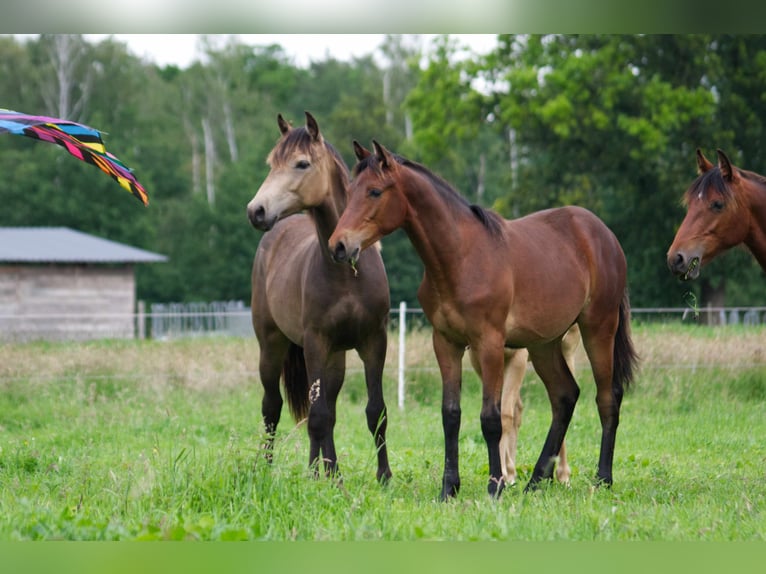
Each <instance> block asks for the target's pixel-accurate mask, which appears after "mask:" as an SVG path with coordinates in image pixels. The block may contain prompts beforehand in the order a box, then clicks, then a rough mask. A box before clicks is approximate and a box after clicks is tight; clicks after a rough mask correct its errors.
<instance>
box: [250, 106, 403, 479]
mask: <svg viewBox="0 0 766 574" xmlns="http://www.w3.org/2000/svg"><path fill="white" fill-rule="evenodd" d="M278 124H279V129H280V132H281V134H282V136H281V138H280V139H279V141H278V142H277V144H276V146H275V147H274V149H273V150H272V151H271V153H270V154H269V156H268V160H267V161H268V163H269V166H270V168H271V170H270V172H269V174H268V176H267V177H266V179H265V180H264V182H263V183H262V184H261V187H260V188H259V189H258V191H257V193H256V194H255V196H254V197H253V199H252V200H251V201H250V203H248V206H247V214H248V217H249V219H250V221H251V223H252V224H253V225H254V226H255V227H256V228H258V229H261V230H264V231H267V233H266V234H265V235H264V236H263V238H262V239H261V242H260V244H259V246H258V250H257V252H256V254H255V260H254V262H253V273H252V313H253V327H254V329H255V334H256V337H257V339H258V343H259V345H260V364H259V371H260V377H261V382H262V384H263V389H264V395H263V403H262V413H263V419H264V423H265V427H266V433H267V437H268V438H267V445H266V446H267V449H268V452H269V455H268V458H269V459H270V458H271V456H270V451H271V449H272V448H273V441H274V433H275V431H276V429H277V424H278V423H279V418H280V413H281V410H282V404H283V401H282V395H281V393H280V388H279V383H280V375H281V374H283V375H284V387H285V392H286V394H287V401H288V405H289V407H290V410H291V412H292V414H293V416H294V418H295V419H296V420H297V421H301V420H303V419H304V418H306V417H308V435H309V440H310V449H309V464H310V465H311V466H312V467H314V468H315V469H316V471H317V472H318V464H319V459H320V452H321V459H322V461H323V462H324V469H325V472H326V473H327V474H335V473H336V472H337V456H336V452H335V443H334V439H333V429H334V428H335V421H336V399H337V397H338V393H339V392H340V389H341V386H342V384H343V380H344V376H345V371H346V351H347V350H350V349H355V350H356V351H357V352H358V354H359V356H360V358H361V360H362V362H363V363H364V375H365V380H366V383H367V399H368V400H367V407H366V411H365V412H366V415H367V426H368V428H369V429H370V432H371V433H372V435H373V437H374V443H375V447H376V449H377V457H378V468H377V472H376V476H377V478H378V480H380V481H385V480H387V479H389V478H390V477H391V469H390V467H389V463H388V455H387V450H386V426H387V415H386V405H385V402H384V400H383V389H382V377H383V366H384V362H385V358H386V350H387V324H388V317H389V312H390V303H389V292H388V280H387V278H386V272H385V269H384V267H383V260H382V259H381V256H380V253H379V251H378V250H377V249H369V250H368V251H366V252H365V253H364V255H363V256H362V257H359V260H358V261H357V262H356V269H355V270H352V269H351V268H349V267H347V266H342V265H338V264H337V263H335V262H334V261H333V259H332V257H331V254H330V251H329V249H328V247H327V241H328V238H329V237H330V234H331V233H332V231H333V229H335V224H336V223H337V222H338V217H339V216H340V214H341V212H342V211H343V209H344V208H345V206H346V187H347V185H348V168H347V167H346V165H345V163H344V162H343V159H342V158H341V157H340V155H339V154H338V153H337V151H336V150H335V149H334V148H333V147H332V145H330V144H329V143H328V142H326V141H325V140H324V138H323V137H322V134H321V133H320V131H319V127H318V125H317V122H316V120H315V119H314V118H313V117H312V115H311V114H309V113H308V112H306V125H305V127H299V128H294V129H293V128H292V127H291V126H290V125H289V124H288V123H287V122H286V121H285V120H284V119H283V118H282V116H281V115H280V116H279V117H278ZM304 210H305V212H306V213H305V214H299V212H301V211H304ZM288 216H290V217H288Z"/></svg>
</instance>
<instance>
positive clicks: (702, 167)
mask: <svg viewBox="0 0 766 574" xmlns="http://www.w3.org/2000/svg"><path fill="white" fill-rule="evenodd" d="M711 169H713V164H712V163H710V160H708V158H706V157H705V156H704V155H703V153H702V150H701V149H700V148H697V174H699V175H702V174H703V173H705V172H706V171H710V170H711Z"/></svg>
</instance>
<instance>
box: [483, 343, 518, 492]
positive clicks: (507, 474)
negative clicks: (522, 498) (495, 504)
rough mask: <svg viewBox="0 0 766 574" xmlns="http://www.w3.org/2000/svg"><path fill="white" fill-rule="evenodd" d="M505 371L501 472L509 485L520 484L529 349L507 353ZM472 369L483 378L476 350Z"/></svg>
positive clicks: (506, 351) (508, 350) (501, 404)
mask: <svg viewBox="0 0 766 574" xmlns="http://www.w3.org/2000/svg"><path fill="white" fill-rule="evenodd" d="M503 355H504V367H503V388H502V397H501V399H500V420H501V423H502V429H503V432H502V435H501V436H500V447H499V448H500V469H501V471H502V474H503V480H504V482H505V484H515V483H516V449H517V444H518V437H519V428H520V427H521V418H522V417H521V415H522V412H523V410H524V405H523V403H522V400H521V383H522V382H523V380H524V374H525V373H526V370H527V360H528V358H529V353H528V352H527V350H526V349H505V351H504V353H503ZM469 356H470V357H471V365H472V366H473V369H474V371H476V374H477V375H479V377H481V376H482V374H481V373H482V371H481V364H480V363H479V358H478V356H477V354H476V351H475V349H474V348H471V349H470V350H469Z"/></svg>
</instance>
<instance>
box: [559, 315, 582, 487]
mask: <svg viewBox="0 0 766 574" xmlns="http://www.w3.org/2000/svg"><path fill="white" fill-rule="evenodd" d="M579 344H580V327H579V326H578V325H577V323H575V324H574V325H572V326H571V327H570V328H569V330H568V331H567V332H566V334H565V335H564V338H563V339H562V340H561V352H562V353H564V359H565V360H566V362H567V367H569V372H570V373H572V375H574V373H575V352H576V351H577V346H578V345H579ZM571 476H572V469H571V468H570V467H569V462H568V461H567V449H566V439H565V440H564V441H562V443H561V450H560V451H559V461H558V464H557V465H556V480H558V481H559V482H560V483H562V484H569V478H570V477H571Z"/></svg>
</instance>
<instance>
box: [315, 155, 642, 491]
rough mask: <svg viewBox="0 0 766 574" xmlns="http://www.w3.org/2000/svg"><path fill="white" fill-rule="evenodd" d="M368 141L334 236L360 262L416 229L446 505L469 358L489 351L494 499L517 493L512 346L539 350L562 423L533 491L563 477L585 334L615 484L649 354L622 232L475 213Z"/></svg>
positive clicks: (577, 220) (565, 214)
mask: <svg viewBox="0 0 766 574" xmlns="http://www.w3.org/2000/svg"><path fill="white" fill-rule="evenodd" d="M373 145H374V148H373V149H374V153H371V152H369V151H368V150H366V149H364V148H363V147H361V146H360V145H359V144H358V143H356V142H354V149H355V153H356V156H357V159H358V160H359V161H358V163H357V164H356V166H355V167H354V178H353V180H352V182H351V185H350V190H349V204H348V206H347V207H346V210H345V211H344V213H343V215H342V216H341V219H340V221H339V222H338V225H337V227H336V229H335V231H334V232H333V234H332V236H331V237H330V243H329V245H330V250H331V251H332V253H333V255H334V257H335V258H336V259H337V260H339V261H346V262H350V263H354V262H355V261H356V260H357V259H358V258H360V257H361V255H362V254H363V253H364V252H365V251H364V250H365V249H366V248H368V247H369V246H370V245H373V244H374V243H375V242H376V241H377V240H378V239H380V238H381V237H382V236H384V235H386V234H388V233H391V232H393V231H394V230H395V229H397V228H400V227H401V228H403V229H404V231H405V232H406V233H407V235H408V236H409V238H410V241H411V242H412V244H413V246H414V248H415V250H416V251H417V252H418V254H419V256H420V257H421V259H422V260H423V264H424V268H425V274H424V277H423V281H422V283H421V285H420V288H419V290H418V298H419V300H420V302H421V305H422V306H423V309H424V311H425V313H426V315H427V317H428V319H429V320H430V322H431V324H432V326H433V346H434V351H435V354H436V359H437V362H438V364H439V369H440V372H441V376H442V382H443V394H442V424H443V429H444V438H445V457H444V475H443V480H442V490H441V497H442V499H446V498H448V497H450V496H455V495H456V494H457V492H458V490H459V488H460V477H459V471H458V433H459V428H460V419H461V410H460V388H461V370H462V369H461V359H462V357H463V354H464V352H465V348H466V346H469V347H470V348H471V351H472V352H473V353H475V355H476V360H477V362H478V365H479V366H480V371H481V375H480V376H481V380H482V389H483V391H482V407H481V414H480V420H481V429H482V434H483V436H484V439H485V441H486V443H487V451H488V458H489V473H490V476H489V484H488V492H489V493H490V495H493V496H494V495H499V494H500V492H501V491H502V488H503V477H502V471H501V460H500V452H499V440H500V436H501V432H502V425H501V413H500V409H501V385H502V378H503V366H504V365H503V362H504V350H505V349H507V348H511V349H518V348H527V350H528V352H529V357H530V360H531V361H532V364H533V366H534V368H535V370H536V371H537V373H538V375H539V376H540V378H541V379H542V381H543V383H544V384H545V387H546V389H547V391H548V396H549V398H550V403H551V409H552V421H551V425H550V429H549V431H548V435H547V437H546V439H545V443H544V445H543V448H542V451H541V453H540V456H539V458H538V460H537V463H536V464H535V467H534V470H533V472H532V476H531V478H530V480H529V483H528V484H527V487H526V489H527V490H528V489H531V488H535V487H536V485H537V484H538V483H539V482H540V481H541V480H542V479H548V478H551V477H552V474H553V466H554V461H555V456H556V454H557V453H558V452H559V450H560V449H561V446H562V444H563V442H564V436H565V434H566V431H567V428H568V426H569V422H570V420H571V418H572V413H573V412H574V408H575V404H576V402H577V399H578V396H579V387H578V386H577V383H576V382H575V379H574V376H573V375H572V372H571V370H570V369H569V367H568V366H567V363H566V360H565V357H564V353H563V351H562V341H563V337H564V335H565V334H566V333H567V331H568V330H569V329H570V327H572V326H573V325H574V324H577V325H578V326H579V329H580V332H581V336H582V341H583V346H584V348H585V351H586V353H587V356H588V359H589V361H590V363H591V366H592V370H593V376H594V379H595V382H596V387H597V394H596V403H597V405H598V412H599V415H600V418H601V427H602V436H601V454H600V456H599V462H598V471H597V479H598V481H599V482H600V483H604V484H607V485H609V484H611V483H612V480H613V479H612V463H613V458H614V447H615V438H616V432H617V426H618V423H619V415H620V405H621V402H622V397H623V391H624V389H625V388H626V387H627V386H628V384H629V383H630V381H631V379H632V376H633V370H634V367H635V362H636V355H635V352H634V349H633V345H632V342H631V339H630V330H629V319H630V310H629V303H628V296H627V277H626V275H627V264H626V261H625V256H624V254H623V251H622V248H621V247H620V244H619V242H618V241H617V239H616V237H615V236H614V234H613V233H612V232H611V231H610V230H609V229H608V228H607V227H606V225H604V223H603V222H602V221H601V220H600V219H598V218H597V217H596V216H595V215H593V214H592V213H591V212H589V211H587V210H585V209H582V208H578V207H563V208H558V209H550V210H546V211H541V212H537V213H534V214H531V215H528V216H526V217H522V218H520V219H516V220H510V221H509V220H504V219H502V218H501V217H500V216H498V215H497V214H495V213H493V212H491V211H487V210H485V209H482V208H480V207H478V206H476V205H469V204H468V202H466V201H465V199H463V198H462V197H461V196H460V195H459V194H458V193H457V192H456V191H455V190H454V189H453V188H452V187H451V186H450V185H449V184H448V183H447V182H445V181H444V180H443V179H441V178H439V177H438V176H436V175H435V174H433V173H432V172H431V171H429V170H428V169H427V168H425V167H424V166H422V165H420V164H417V163H415V162H412V161H408V160H406V159H404V158H402V157H400V156H397V155H394V154H392V153H390V152H389V151H388V150H386V149H385V148H384V147H383V146H381V145H380V144H378V143H377V142H373Z"/></svg>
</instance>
